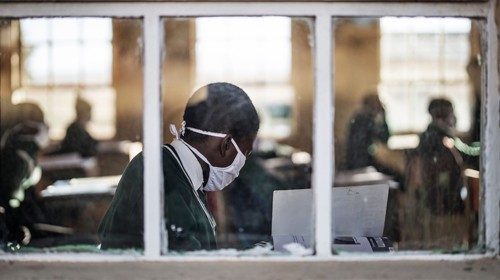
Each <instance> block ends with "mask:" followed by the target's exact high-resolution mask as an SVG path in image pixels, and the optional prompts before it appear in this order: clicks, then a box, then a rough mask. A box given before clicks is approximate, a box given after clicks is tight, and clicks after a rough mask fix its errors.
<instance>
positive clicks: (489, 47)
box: [0, 0, 500, 261]
mask: <svg viewBox="0 0 500 280" xmlns="http://www.w3.org/2000/svg"><path fill="white" fill-rule="evenodd" d="M496 1H497V0H490V1H489V2H474V3H466V2H455V3H422V2H419V3H408V2H406V3H394V2H391V3H384V2H369V3H366V2H313V3H311V2H293V3H287V2H244V3H237V2H184V3H180V2H164V3H158V2H156V3H154V2H152V3H149V2H148V3H127V2H122V3H119V2H114V3H112V2H110V3H102V2H99V3H61V2H59V3H36V2H33V3H25V2H23V3H0V17H3V18H21V17H84V16H86V17H131V18H141V19H142V20H143V41H144V46H143V51H144V52H143V55H144V73H143V75H144V93H143V100H144V105H143V106H144V107H143V125H144V130H143V135H144V157H145V162H144V177H145V180H144V254H143V255H140V256H138V255H133V256H127V255H122V256H113V255H107V254H103V255H97V256H96V255H95V254H88V255H86V254H76V253H75V254H69V255H68V254H53V255H48V256H47V255H44V254H40V255H8V254H5V255H0V260H2V259H7V260H11V259H20V260H33V259H34V260H63V261H78V260H83V261H96V260H108V261H111V260H118V261H123V260H172V259H173V260H178V259H182V260H186V259H195V260H196V259H197V260H200V259H201V260H212V259H214V258H215V259H217V260H219V259H229V260H234V259H239V260H246V259H252V260H255V257H239V258H235V257H217V256H206V257H181V256H162V253H166V252H167V246H168V244H167V240H168V238H166V232H165V230H164V226H163V225H164V223H165V222H164V217H163V214H162V213H163V211H162V209H163V187H162V186H163V182H162V168H161V144H162V143H161V133H162V129H161V127H162V122H161V118H162V109H161V108H162V105H161V89H160V86H161V83H160V75H161V72H160V71H161V70H160V62H161V59H160V58H161V56H160V55H161V40H160V38H161V34H162V29H161V19H162V17H196V16H301V17H312V18H313V19H314V42H315V46H314V48H315V53H314V59H315V60H314V61H315V66H314V73H315V94H314V105H313V106H314V109H313V119H314V121H313V137H314V139H313V153H314V154H313V166H314V167H315V168H314V172H313V174H312V188H313V193H314V195H313V197H314V199H313V202H314V211H313V212H314V217H313V218H314V225H315V230H314V234H313V239H314V240H313V243H312V244H314V248H315V252H316V254H315V255H313V256H309V257H305V258H304V257H272V258H271V257H268V258H265V257H258V258H257V259H265V260H280V261H283V260H299V261H303V260H313V261H316V260H326V259H338V260H349V259H355V260H360V259H361V260H369V259H376V260H383V259H396V260H402V259H406V260H408V259H412V260H413V259H425V260H432V259H448V260H453V259H458V260H461V259H464V258H465V259H471V258H472V259H474V258H483V257H486V256H491V255H496V254H498V253H499V220H500V208H499V206H498V202H499V197H500V184H499V183H497V182H500V172H495V167H498V166H500V129H498V124H499V123H500V116H499V115H500V114H499V111H500V110H499V104H500V94H499V93H498V87H499V75H498V52H497V50H498V37H497V35H496V34H497V32H498V30H497V28H498V27H497V26H496V24H495V7H496V6H495V5H496ZM346 16H349V17H382V16H428V17H445V16H447V17H469V18H475V19H481V20H484V22H485V24H484V25H483V34H482V35H483V38H482V39H483V44H485V45H486V47H485V49H486V51H485V57H486V59H485V61H486V62H487V63H486V66H485V67H483V74H484V75H483V83H482V85H483V92H484V94H483V95H484V96H483V98H482V122H481V128H482V135H481V136H482V141H483V145H482V153H481V164H482V170H481V172H482V174H481V176H482V178H483V180H482V182H481V189H482V194H481V214H480V229H479V230H480V241H479V245H481V246H484V248H485V249H486V252H485V253H484V254H478V255H458V256H457V255H425V254H420V255H414V256H404V255H398V254H395V255H384V256H357V257H356V256H353V257H346V256H332V252H331V245H330V244H331V240H332V236H331V232H330V229H331V213H330V212H331V211H330V210H329V209H331V203H332V202H331V199H330V197H331V193H332V190H331V186H332V183H333V177H334V166H335V163H334V149H333V139H334V135H333V134H334V131H333V116H334V109H335V106H334V96H335V93H334V91H333V89H334V88H335V86H334V75H335V74H334V71H333V65H332V61H333V58H334V48H335V45H334V43H333V39H332V37H334V36H333V35H334V34H333V30H334V29H333V28H332V25H333V24H334V19H335V18H336V17H346ZM332 93H333V94H332ZM322 209H328V210H327V211H324V210H322Z"/></svg>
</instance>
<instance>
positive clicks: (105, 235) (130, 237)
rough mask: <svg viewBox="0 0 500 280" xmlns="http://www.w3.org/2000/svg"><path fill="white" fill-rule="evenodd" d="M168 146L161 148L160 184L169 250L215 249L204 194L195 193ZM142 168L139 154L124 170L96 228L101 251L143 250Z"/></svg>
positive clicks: (213, 231)
mask: <svg viewBox="0 0 500 280" xmlns="http://www.w3.org/2000/svg"><path fill="white" fill-rule="evenodd" d="M167 146H168V147H167ZM167 146H164V147H163V184H164V190H165V191H164V214H165V223H166V230H167V232H168V247H169V250H172V251H191V250H210V249H215V248H216V241H215V230H214V229H213V228H212V226H211V224H210V220H209V218H208V215H210V214H208V212H207V213H206V212H205V210H206V209H207V208H206V205H207V202H206V195H205V193H203V192H202V191H195V190H194V188H193V187H192V185H191V183H190V181H189V178H188V177H187V176H186V175H185V173H184V171H183V167H182V164H181V163H180V162H181V161H180V159H179V158H178V155H177V153H176V152H175V150H174V149H173V147H172V146H170V145H167ZM169 148H170V150H172V151H173V152H174V154H175V156H174V155H173V154H172V152H171V151H169ZM143 169H144V167H143V156H142V153H141V154H139V155H137V156H136V157H135V158H134V159H132V161H131V162H130V163H129V165H128V166H127V168H126V169H125V171H124V173H123V175H122V177H121V179H120V182H119V183H118V187H117V189H116V193H115V196H114V197H113V201H112V202H111V205H110V207H109V209H108V211H107V212H106V215H105V216H104V218H103V220H102V221H101V224H100V225H99V230H98V236H99V240H100V242H101V249H110V248H143V247H144V237H143V233H144V230H143V224H144V219H143V217H144V206H143V204H144V202H143V195H144V193H143ZM197 196H198V197H197ZM202 203H203V205H202ZM204 207H205V209H204Z"/></svg>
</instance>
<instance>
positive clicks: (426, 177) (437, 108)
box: [401, 98, 467, 249]
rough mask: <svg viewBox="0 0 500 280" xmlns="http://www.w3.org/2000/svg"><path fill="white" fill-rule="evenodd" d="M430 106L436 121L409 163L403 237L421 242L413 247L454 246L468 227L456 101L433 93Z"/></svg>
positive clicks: (459, 241)
mask: <svg viewBox="0 0 500 280" xmlns="http://www.w3.org/2000/svg"><path fill="white" fill-rule="evenodd" d="M428 111H429V114H430V115H431V117H432V121H431V123H430V124H429V126H428V127H427V129H426V130H425V131H424V132H423V133H422V134H421V135H420V143H419V145H418V147H417V148H416V150H415V151H414V153H413V154H412V155H410V159H409V162H408V166H407V174H406V185H407V194H405V196H404V197H403V203H402V204H401V205H402V206H403V207H404V215H403V216H402V219H403V220H402V224H403V227H404V228H405V229H403V230H402V235H403V236H402V239H403V240H404V241H405V242H408V244H416V245H415V246H412V248H413V249H426V248H436V247H439V248H443V249H450V248H452V247H454V246H457V245H461V244H462V242H463V240H464V236H465V231H466V229H467V224H466V223H467V221H466V219H465V218H464V215H463V214H464V210H465V204H464V201H463V200H462V198H461V195H460V191H461V188H462V187H463V186H464V181H463V179H464V178H463V160H462V157H461V155H460V153H459V151H458V150H457V149H456V148H455V147H454V146H453V145H451V144H450V141H452V140H451V139H452V138H453V137H455V134H456V133H455V124H456V117H455V114H454V110H453V105H452V104H451V102H450V101H448V100H446V99H443V98H437V99H433V100H432V101H431V102H430V104H429V107H428Z"/></svg>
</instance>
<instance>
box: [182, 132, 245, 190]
mask: <svg viewBox="0 0 500 280" xmlns="http://www.w3.org/2000/svg"><path fill="white" fill-rule="evenodd" d="M186 129H188V130H191V131H193V132H196V133H199V134H205V135H209V136H214V137H220V138H224V137H226V136H227V134H223V133H215V132H210V131H203V130H200V129H196V128H192V127H186ZM181 141H182V142H183V143H184V144H186V146H188V147H189V149H191V151H193V153H195V154H196V155H197V156H198V157H200V158H201V159H202V160H203V161H204V162H206V163H207V164H208V166H209V167H210V174H209V175H208V181H207V183H206V184H205V186H204V187H203V190H204V191H220V190H222V189H224V188H225V187H227V186H228V185H229V184H231V182H232V181H234V179H236V177H238V175H239V174H240V170H241V168H243V165H245V160H246V157H245V155H244V154H243V153H242V152H241V150H240V148H239V147H238V144H236V142H235V141H234V139H231V142H232V143H233V145H234V147H235V148H236V151H238V153H237V154H236V157H235V158H234V160H233V163H231V164H230V165H229V166H226V167H217V166H213V165H212V164H210V162H208V159H207V158H206V157H205V156H204V155H202V154H201V153H200V152H199V151H198V150H197V149H195V148H194V147H192V146H191V145H189V144H188V143H186V142H185V141H183V140H182V139H181Z"/></svg>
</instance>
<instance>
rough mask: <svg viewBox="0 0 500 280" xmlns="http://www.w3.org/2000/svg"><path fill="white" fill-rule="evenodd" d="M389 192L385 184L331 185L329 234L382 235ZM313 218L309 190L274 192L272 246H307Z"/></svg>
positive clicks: (310, 191) (310, 192)
mask: <svg viewBox="0 0 500 280" xmlns="http://www.w3.org/2000/svg"><path fill="white" fill-rule="evenodd" d="M388 194H389V185H388V184H377V185H369V186H355V187H336V188H333V193H332V220H333V228H332V235H333V236H334V237H335V236H382V234H383V232H384V223H385V213H386V208H387V196H388ZM312 218H313V216H312V190H311V189H300V190H284V191H275V192H274V196H273V217H272V235H273V239H274V242H275V248H279V247H280V246H282V245H284V244H287V243H292V242H293V243H299V244H302V243H304V244H303V245H308V246H309V244H310V241H311V240H310V239H311V236H312ZM301 240H305V241H304V242H300V241H301Z"/></svg>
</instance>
